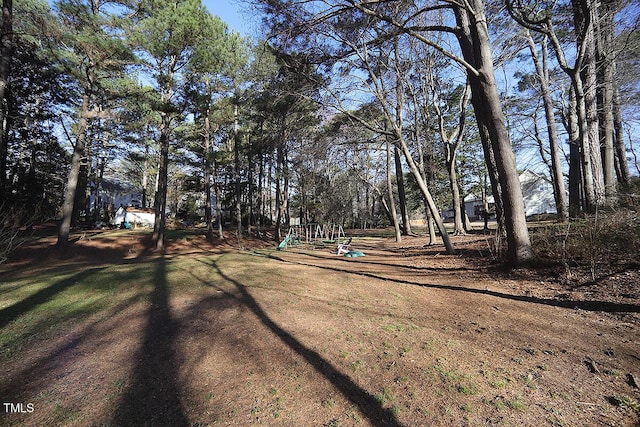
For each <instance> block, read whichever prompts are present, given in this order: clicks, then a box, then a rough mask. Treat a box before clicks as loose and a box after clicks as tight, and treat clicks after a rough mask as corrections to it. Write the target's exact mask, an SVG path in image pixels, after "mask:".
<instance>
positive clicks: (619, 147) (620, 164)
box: [612, 64, 631, 185]
mask: <svg viewBox="0 0 640 427" xmlns="http://www.w3.org/2000/svg"><path fill="white" fill-rule="evenodd" d="M614 65H615V64H614ZM615 75H617V70H616V72H615ZM617 81H618V80H617V79H614V83H613V100H612V104H613V105H612V108H613V127H614V130H615V134H614V135H615V142H614V145H615V165H616V174H617V176H618V182H619V183H621V184H624V185H628V184H629V183H630V182H631V181H630V174H629V163H628V162H627V150H626V144H625V142H624V130H623V127H622V123H623V122H622V108H621V107H620V89H619V88H618V85H617Z"/></svg>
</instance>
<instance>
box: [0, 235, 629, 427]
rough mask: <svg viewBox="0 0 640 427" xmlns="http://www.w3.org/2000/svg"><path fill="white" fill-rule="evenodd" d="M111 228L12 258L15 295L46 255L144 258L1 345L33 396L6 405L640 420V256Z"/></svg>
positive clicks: (81, 421)
mask: <svg viewBox="0 0 640 427" xmlns="http://www.w3.org/2000/svg"><path fill="white" fill-rule="evenodd" d="M109 236H110V237H108V238H107V237H105V238H98V237H95V238H91V237H90V236H87V235H84V236H81V237H83V238H82V239H80V240H79V241H77V242H75V243H74V245H73V246H72V248H71V249H70V250H69V252H67V253H66V254H59V253H57V252H56V251H55V250H54V249H53V248H52V247H51V243H52V240H51V239H41V240H38V241H37V242H35V243H32V244H31V245H30V246H26V247H24V248H22V250H21V251H20V253H18V254H17V255H16V257H14V259H13V260H12V261H10V262H8V263H6V264H4V265H2V266H0V302H2V298H3V295H4V294H5V289H10V288H11V284H12V283H14V282H15V283H17V282H18V281H19V280H23V279H24V278H28V277H29V276H31V275H36V274H42V273H43V272H51V274H54V273H60V272H73V275H71V276H70V278H68V279H65V280H66V281H67V282H68V283H67V282H65V283H67V285H69V286H80V285H81V284H82V283H84V282H88V283H89V282H90V283H93V282H91V281H92V280H94V281H96V282H95V283H98V282H97V280H99V277H100V275H106V274H116V272H113V270H112V269H114V268H116V267H114V266H117V267H118V268H123V269H125V268H131V270H126V271H127V273H126V275H123V277H122V282H123V283H124V285H123V286H122V287H121V288H118V289H117V290H115V291H114V293H113V297H112V298H113V300H114V303H113V304H111V305H109V306H108V307H107V308H105V309H100V310H87V312H86V314H78V315H77V316H75V317H73V318H71V319H69V320H68V321H64V322H63V321H60V322H57V323H56V326H55V327H54V326H51V325H48V324H46V323H45V324H40V325H39V326H38V329H37V331H34V333H33V336H34V337H33V338H28V337H22V338H21V340H23V341H24V342H23V343H21V344H20V346H19V350H17V351H15V352H12V353H11V354H6V353H3V354H2V355H0V356H1V360H2V368H1V369H2V371H1V373H0V378H1V379H0V397H1V398H2V399H3V402H22V403H24V404H26V403H32V404H33V408H34V410H33V411H23V413H7V411H6V408H0V409H5V410H4V411H2V413H0V424H1V425H27V426H31V425H41V426H45V425H47V426H48V425H78V426H84V425H121V426H128V425H167V426H206V425H233V426H245V425H273V426H281V425H282V426H386V425H390V426H541V425H550V426H638V425H640V423H639V411H640V409H639V407H638V402H639V401H640V391H639V390H638V384H637V382H638V381H639V379H640V303H639V301H640V300H639V298H640V273H639V272H638V271H637V269H617V270H613V269H612V271H611V274H609V275H607V276H606V277H604V278H603V279H600V280H598V281H596V282H589V281H584V280H583V281H575V280H574V281H572V280H569V278H568V275H567V272H566V271H564V270H563V269H562V268H560V267H557V266H549V267H548V268H545V269H532V268H522V269H516V270H505V269H503V268H501V267H500V266H499V265H497V264H494V263H491V262H490V260H489V259H487V258H486V257H484V256H481V254H483V253H484V254H486V249H487V241H486V239H485V238H484V237H482V236H465V237H454V238H453V239H454V243H455V244H456V247H457V249H458V250H459V254H458V255H455V256H451V255H446V254H445V252H444V249H443V247H442V246H437V245H436V246H427V240H426V239H424V238H421V237H411V238H405V239H404V241H403V243H401V244H397V243H395V242H393V241H392V240H390V239H385V238H380V237H374V236H371V237H367V236H364V237H356V238H355V239H354V245H353V246H354V248H355V249H358V250H361V251H363V252H364V253H365V256H364V257H360V258H345V257H341V256H337V255H335V254H332V253H331V251H332V249H333V246H331V245H327V246H317V247H312V246H299V247H294V248H288V249H286V250H283V251H276V250H275V249H274V245H273V244H272V243H269V242H263V241H260V240H252V239H245V241H244V243H243V248H241V249H239V248H238V247H237V244H236V243H235V241H234V240H233V239H231V238H230V239H229V240H228V241H227V242H222V243H220V244H218V245H210V244H208V243H207V242H206V241H205V240H204V238H203V237H202V236H196V237H194V238H193V239H178V240H176V241H174V242H172V243H171V244H170V245H169V247H168V249H167V251H166V253H165V254H164V256H161V255H158V254H154V253H152V252H150V251H149V250H147V248H148V244H149V241H148V236H146V235H141V234H135V233H130V232H128V231H124V230H123V231H121V232H116V233H114V234H109ZM118 271H120V270H118ZM123 271H124V270H123ZM132 271H133V272H134V273H131V272H132ZM117 274H120V273H117ZM572 274H573V273H572ZM576 274H578V273H576ZM103 277H106V276H103ZM185 283H188V284H189V285H188V286H185ZM65 286H66V285H65ZM87 286H88V287H87V289H88V291H87V292H88V295H89V296H90V295H92V294H91V288H90V286H89V285H87ZM7 292H8V291H7ZM41 292H42V291H41ZM54 293H55V292H54V290H52V291H49V293H48V294H47V293H46V292H45V294H44V295H40V300H38V299H37V298H36V297H35V296H32V297H27V298H25V300H27V299H29V298H32V300H30V306H29V307H32V306H35V305H38V304H43V303H44V301H45V300H50V299H52V298H55V297H56V295H55V294H54ZM87 298H88V297H87ZM87 301H89V298H88V299H87ZM20 304H22V302H21V301H17V302H12V303H11V304H9V305H7V304H2V306H1V307H3V308H2V309H0V325H1V326H4V329H0V332H2V333H4V332H5V331H6V330H7V328H11V327H14V328H15V325H16V322H21V321H25V322H26V321H27V320H28V319H26V317H28V316H29V315H30V314H29V310H28V309H27V308H25V307H26V306H25V307H22V306H21V305H20ZM3 316H4V317H5V319H3ZM23 318H24V319H23ZM14 412H15V411H14Z"/></svg>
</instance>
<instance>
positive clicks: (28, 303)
mask: <svg viewBox="0 0 640 427" xmlns="http://www.w3.org/2000/svg"><path fill="white" fill-rule="evenodd" d="M104 268H105V267H102V268H89V269H86V270H84V271H81V272H80V273H77V274H74V275H73V276H71V277H69V278H67V279H64V280H60V281H59V282H57V283H54V284H53V285H51V286H47V287H46V288H43V289H41V290H39V291H38V292H36V293H34V294H33V295H30V296H28V297H26V298H25V299H23V300H20V301H18V302H17V303H15V304H13V305H10V306H9V307H6V308H3V309H2V310H0V328H1V327H3V326H5V325H7V324H8V323H9V322H11V321H12V320H14V319H16V318H18V317H20V316H21V315H23V314H24V313H27V312H29V311H31V310H33V309H34V308H36V307H38V306H39V305H42V304H44V303H46V302H47V301H49V300H51V299H52V298H53V297H54V296H56V295H57V294H59V293H60V292H62V291H64V290H65V289H67V288H69V287H71V286H73V285H75V284H77V283H78V282H81V281H82V280H84V279H86V278H88V277H89V276H91V275H93V274H96V273H98V272H100V271H101V270H104Z"/></svg>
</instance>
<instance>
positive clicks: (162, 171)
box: [153, 112, 171, 251]
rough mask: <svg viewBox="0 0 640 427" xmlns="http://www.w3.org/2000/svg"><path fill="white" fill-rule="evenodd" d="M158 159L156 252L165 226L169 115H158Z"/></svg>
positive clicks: (154, 229) (162, 244) (160, 245)
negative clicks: (159, 120)
mask: <svg viewBox="0 0 640 427" xmlns="http://www.w3.org/2000/svg"><path fill="white" fill-rule="evenodd" d="M160 116H161V122H160V141H159V142H160V158H159V165H158V191H157V194H156V197H155V206H154V208H155V211H156V215H155V222H154V226H153V243H154V244H155V247H156V250H157V251H164V247H165V242H164V238H165V231H166V226H167V212H166V211H167V187H168V179H169V138H170V135H169V134H170V131H171V128H170V121H171V117H170V116H169V113H167V112H162V113H161V114H160Z"/></svg>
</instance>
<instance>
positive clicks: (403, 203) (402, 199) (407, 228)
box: [393, 145, 413, 236]
mask: <svg viewBox="0 0 640 427" xmlns="http://www.w3.org/2000/svg"><path fill="white" fill-rule="evenodd" d="M393 157H394V161H395V168H396V184H397V186H398V202H399V203H400V215H402V234H404V235H405V236H408V235H410V234H413V233H412V232H411V219H410V218H409V210H408V209H407V194H406V191H405V187H404V176H403V172H402V161H401V160H400V150H399V149H398V147H396V146H395V145H394V147H393Z"/></svg>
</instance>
